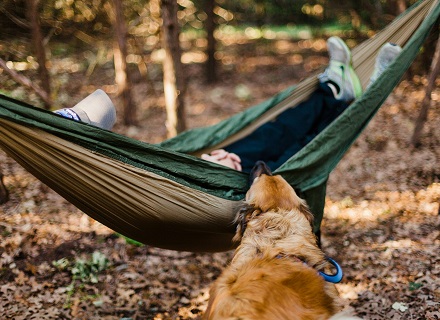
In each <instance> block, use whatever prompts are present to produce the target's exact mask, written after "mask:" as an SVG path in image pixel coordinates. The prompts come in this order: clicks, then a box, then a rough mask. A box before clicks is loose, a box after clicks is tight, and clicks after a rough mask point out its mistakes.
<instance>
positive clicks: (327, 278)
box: [318, 258, 344, 283]
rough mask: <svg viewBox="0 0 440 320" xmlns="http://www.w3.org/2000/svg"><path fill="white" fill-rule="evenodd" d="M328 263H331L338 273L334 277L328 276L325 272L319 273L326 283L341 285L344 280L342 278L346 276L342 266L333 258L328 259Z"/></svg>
mask: <svg viewBox="0 0 440 320" xmlns="http://www.w3.org/2000/svg"><path fill="white" fill-rule="evenodd" d="M326 259H327V261H328V262H330V263H331V264H332V265H333V266H334V267H335V268H336V273H335V274H333V275H329V274H326V273H324V272H321V271H319V272H318V273H319V274H320V275H321V276H322V277H323V278H324V280H325V281H327V282H331V283H339V282H341V280H342V277H343V276H344V274H343V272H342V268H341V266H340V265H339V264H338V263H337V262H336V261H335V260H333V259H332V258H326Z"/></svg>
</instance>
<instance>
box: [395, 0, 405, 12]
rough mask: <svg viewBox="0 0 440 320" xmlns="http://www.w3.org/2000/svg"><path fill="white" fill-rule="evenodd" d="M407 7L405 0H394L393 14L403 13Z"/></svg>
mask: <svg viewBox="0 0 440 320" xmlns="http://www.w3.org/2000/svg"><path fill="white" fill-rule="evenodd" d="M406 9H407V6H406V2H405V0H395V3H394V10H395V11H394V13H395V15H396V16H397V15H399V14H401V13H403V12H404V11H405V10H406Z"/></svg>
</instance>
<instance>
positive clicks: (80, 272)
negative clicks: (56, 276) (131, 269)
mask: <svg viewBox="0 0 440 320" xmlns="http://www.w3.org/2000/svg"><path fill="white" fill-rule="evenodd" d="M52 265H53V266H54V267H56V268H57V269H58V270H60V271H65V270H70V273H71V274H72V280H73V281H75V280H81V281H82V282H85V283H98V275H99V273H100V272H101V271H104V270H105V269H106V268H107V267H108V265H109V260H108V259H107V257H106V256H105V255H104V254H103V253H100V252H98V251H95V252H93V254H92V256H91V257H90V259H88V260H84V259H81V258H77V259H76V260H75V262H74V263H71V262H70V261H69V259H67V258H62V259H60V260H57V261H53V262H52Z"/></svg>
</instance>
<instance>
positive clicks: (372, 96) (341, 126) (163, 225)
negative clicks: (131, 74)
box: [0, 0, 440, 251]
mask: <svg viewBox="0 0 440 320" xmlns="http://www.w3.org/2000/svg"><path fill="white" fill-rule="evenodd" d="M439 14H440V6H439V3H438V0H423V1H420V2H418V3H417V4H416V5H414V6H413V7H411V8H410V9H408V10H407V11H406V12H405V13H404V14H402V15H401V16H399V17H398V18H396V20H395V21H394V22H393V23H391V24H390V25H389V26H388V27H387V28H385V29H384V30H383V31H381V32H380V33H378V34H377V35H376V36H375V37H373V38H372V39H369V40H367V41H365V42H364V43H362V44H360V45H359V46H358V47H356V48H354V50H353V66H354V68H355V70H356V72H357V74H358V75H359V77H360V79H361V82H362V84H363V85H364V87H365V86H366V83H367V82H368V79H369V77H370V74H371V72H372V70H373V67H374V61H375V57H376V54H377V52H378V50H379V49H380V47H381V46H382V45H383V44H384V43H386V42H388V41H390V42H394V43H397V44H399V45H401V46H402V47H403V51H402V53H401V54H400V55H399V57H398V58H397V59H396V60H395V61H394V62H393V64H392V65H391V66H390V67H389V68H388V69H387V70H386V71H385V72H384V73H383V74H382V75H381V77H380V78H379V79H378V80H377V81H376V82H375V83H374V84H373V85H372V86H371V87H369V89H368V90H367V91H366V92H365V93H364V94H363V95H362V96H361V97H360V98H359V99H357V100H356V101H355V102H354V103H353V104H351V105H350V106H349V108H347V110H346V111H344V113H343V114H341V115H340V116H339V117H338V118H337V119H336V120H335V121H334V122H333V123H331V124H330V125H329V126H328V127H327V128H326V129H325V130H324V131H322V132H321V133H320V134H319V135H318V136H316V138H314V139H313V140H312V141H311V142H310V143H309V144H307V145H306V146H305V147H304V148H303V149H302V150H300V151H299V152H298V153H297V154H295V155H293V156H292V157H291V158H290V159H289V160H288V161H286V162H285V163H284V164H283V165H282V166H281V167H279V168H278V169H277V170H276V171H275V173H277V174H281V175H282V176H283V177H284V178H285V179H286V180H287V181H288V182H289V183H290V184H291V185H292V186H294V187H295V188H296V189H297V190H300V191H301V194H302V195H303V196H304V198H305V199H306V201H307V202H308V204H309V205H310V207H311V209H312V212H313V213H314V215H315V217H316V223H315V232H318V231H319V228H320V224H321V220H322V217H323V210H324V200H325V194H326V183H327V180H328V177H329V174H330V173H331V171H332V170H333V169H334V168H335V166H336V165H337V164H338V162H339V161H340V159H341V158H342V156H343V155H344V153H345V152H346V151H347V150H348V148H349V147H350V145H351V144H352V143H353V142H354V140H355V139H356V138H357V136H358V135H359V134H360V133H361V132H362V130H363V129H364V128H365V126H366V125H367V124H368V122H369V121H370V120H371V118H372V117H373V116H374V115H375V113H376V112H377V111H378V109H379V108H380V106H381V105H382V103H383V102H384V101H385V99H386V98H387V97H388V95H389V94H390V93H391V91H392V90H393V88H394V87H395V86H396V85H397V83H398V82H399V81H400V79H401V77H402V75H403V74H404V72H405V71H406V70H407V68H408V67H409V66H410V64H411V63H412V61H413V60H414V58H415V57H416V56H417V54H418V52H419V49H420V47H421V46H422V44H423V42H424V40H425V38H426V37H427V35H428V33H429V31H430V29H431V28H432V26H433V25H434V23H435V22H436V20H437V18H438V17H439ZM316 84H317V80H316V75H312V76H311V77H310V78H308V79H306V80H304V81H303V82H301V83H300V84H298V85H297V86H295V87H292V88H288V89H286V90H285V91H283V92H281V93H279V94H278V95H276V96H274V97H273V98H271V99H269V100H267V101H265V102H263V103H261V104H259V105H257V106H254V107H252V108H249V109H247V110H246V111H244V112H242V113H239V114H237V115H235V116H233V117H231V118H229V119H227V120H224V121H222V122H220V123H218V124H216V125H214V126H210V127H205V128H198V129H194V130H190V131H187V132H184V133H182V134H180V135H179V136H177V137H175V138H173V139H169V140H166V141H164V142H162V143H160V144H157V145H152V144H148V143H144V142H141V141H137V140H134V139H131V138H128V137H125V136H123V135H120V134H117V133H114V132H110V131H106V130H102V129H100V128H97V127H94V126H91V125H87V124H85V123H81V122H75V121H71V120H68V119H64V118H62V117H60V116H58V115H55V114H53V113H52V112H49V111H45V110H42V109H39V108H35V107H32V106H30V105H27V104H25V103H22V102H19V101H16V100H14V99H11V98H7V97H5V96H0V147H1V148H2V149H3V150H4V151H5V152H6V153H7V154H8V155H9V156H11V157H12V158H14V159H15V160H16V161H17V162H18V163H20V164H21V165H22V166H23V167H24V168H25V169H26V170H28V171H29V172H30V173H32V174H33V175H35V176H36V177H37V178H38V179H40V180H41V181H42V182H44V183H46V184H47V185H48V186H49V187H51V188H52V189H53V190H55V191H56V192H58V193H59V194H60V195H61V196H63V197H64V198H65V199H67V200H68V201H70V202H71V203H73V204H74V205H75V206H77V207H78V208H79V209H81V210H82V211H83V212H85V213H87V214H88V215H90V216H91V217H93V218H94V219H96V220H98V221H99V222H101V223H103V224H104V225H106V226H108V227H109V228H111V229H113V230H115V231H116V232H118V233H121V234H123V235H125V236H127V237H130V238H132V239H134V240H137V241H140V242H143V243H146V244H149V245H153V246H158V247H162V248H169V249H174V250H187V251H221V250H228V249H230V248H232V244H231V238H232V236H233V233H234V229H235V227H234V225H233V218H234V215H235V212H236V210H237V207H238V206H239V205H240V204H241V201H242V199H243V198H244V195H245V193H246V191H247V180H248V176H247V174H245V173H243V172H238V171H235V170H232V169H229V168H227V167H223V166H220V165H217V164H214V163H210V162H207V161H204V160H201V159H199V158H198V155H200V154H201V153H203V152H209V151H210V150H213V149H216V148H219V147H223V146H226V145H228V144H229V143H231V142H234V141H236V140H237V139H240V138H241V137H243V136H246V134H248V133H250V132H252V130H254V129H255V128H256V127H258V126H260V125H261V124H263V123H265V122H267V121H269V120H271V119H273V118H274V117H276V116H277V115H278V114H280V113H281V112H282V111H284V110H286V109H287V108H293V107H295V106H296V105H297V104H298V103H300V102H301V101H304V100H305V99H306V98H307V97H308V96H309V95H310V94H311V93H312V92H313V91H314V89H315V87H316Z"/></svg>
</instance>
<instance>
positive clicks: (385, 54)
mask: <svg viewBox="0 0 440 320" xmlns="http://www.w3.org/2000/svg"><path fill="white" fill-rule="evenodd" d="M401 51H402V48H401V47H400V46H398V45H397V44H394V43H391V42H387V43H385V44H384V45H383V46H382V48H380V50H379V53H378V54H377V57H376V64H375V66H374V70H373V74H372V75H371V78H370V83H369V84H368V86H370V85H371V84H372V83H373V82H374V81H376V80H377V78H379V77H380V75H381V74H382V73H383V72H384V71H385V70H386V69H387V68H388V66H389V65H390V64H391V63H392V62H393V61H394V60H395V59H396V58H397V56H398V55H399V54H400V52H401Z"/></svg>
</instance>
